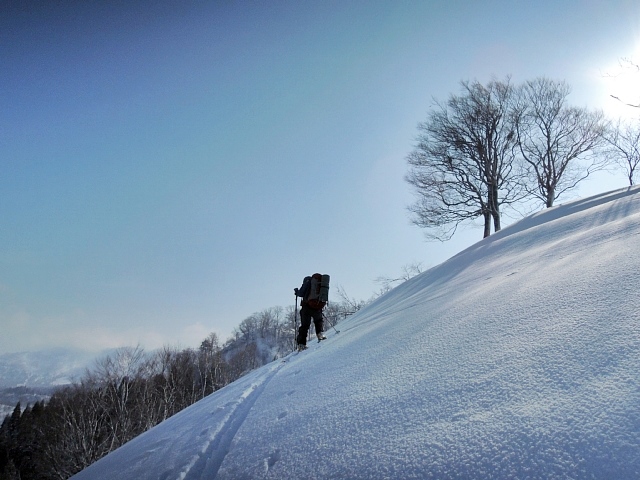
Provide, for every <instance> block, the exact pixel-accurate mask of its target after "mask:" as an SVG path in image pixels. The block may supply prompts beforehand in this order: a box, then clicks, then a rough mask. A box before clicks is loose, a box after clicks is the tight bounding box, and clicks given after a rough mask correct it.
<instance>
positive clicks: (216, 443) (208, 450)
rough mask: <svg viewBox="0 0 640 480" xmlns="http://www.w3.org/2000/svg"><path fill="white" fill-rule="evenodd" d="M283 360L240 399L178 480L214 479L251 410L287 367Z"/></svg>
mask: <svg viewBox="0 0 640 480" xmlns="http://www.w3.org/2000/svg"><path fill="white" fill-rule="evenodd" d="M284 363H285V362H284V361H281V362H278V363H276V364H275V365H274V366H273V367H272V368H271V369H270V370H268V371H267V373H266V374H265V375H264V376H262V377H261V378H260V379H259V381H257V382H255V383H253V384H252V385H251V386H250V387H249V388H247V389H246V390H245V391H244V393H243V394H242V395H241V396H240V398H239V399H238V401H237V402H236V404H235V405H234V407H233V408H232V409H231V410H230V411H229V413H228V414H227V416H226V417H225V418H224V420H223V421H222V422H221V423H220V424H219V425H218V428H217V429H216V430H215V431H214V432H213V433H212V434H211V435H210V437H209V441H208V442H206V443H205V444H204V446H203V447H202V449H201V450H200V453H199V454H197V455H195V456H194V457H193V459H192V460H191V462H190V463H189V464H188V465H187V466H186V468H185V469H184V471H182V472H181V473H180V475H179V476H178V480H201V479H202V480H204V479H214V478H216V475H217V474H218V470H219V469H220V466H221V465H222V462H224V459H225V458H226V456H227V454H228V453H229V451H230V449H231V444H232V442H233V439H234V437H235V436H236V433H237V432H238V430H239V429H240V427H241V426H242V424H243V423H244V421H245V419H246V418H247V416H248V415H249V412H250V411H251V408H252V407H253V405H254V404H255V403H256V400H257V399H258V397H259V396H260V395H261V394H262V392H263V391H264V389H265V388H266V386H267V385H268V384H269V381H270V380H271V379H272V378H273V377H274V376H275V375H276V374H277V373H278V371H279V370H280V368H282V366H283V365H284ZM276 457H277V455H274V457H273V458H271V457H270V458H269V459H268V464H269V465H268V466H269V468H270V467H271V466H273V464H274V463H275V462H276V461H277V460H278V459H277V458H276Z"/></svg>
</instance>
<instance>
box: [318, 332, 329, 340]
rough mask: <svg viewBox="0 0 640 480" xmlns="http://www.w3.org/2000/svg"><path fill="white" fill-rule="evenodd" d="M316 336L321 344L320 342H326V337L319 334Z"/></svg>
mask: <svg viewBox="0 0 640 480" xmlns="http://www.w3.org/2000/svg"><path fill="white" fill-rule="evenodd" d="M316 336H317V337H318V341H319V342H321V341H322V340H326V339H327V337H325V336H324V335H323V334H321V333H317V334H316Z"/></svg>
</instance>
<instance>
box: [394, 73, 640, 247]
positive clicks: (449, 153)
mask: <svg viewBox="0 0 640 480" xmlns="http://www.w3.org/2000/svg"><path fill="white" fill-rule="evenodd" d="M461 90H462V91H461V93H460V94H458V95H451V96H450V97H449V99H448V100H447V101H446V102H436V103H435V107H434V108H433V109H432V110H431V112H430V113H429V115H428V118H427V120H426V121H425V122H423V123H420V124H419V125H418V131H419V134H418V137H417V144H416V146H415V148H414V150H413V151H412V152H411V153H410V154H409V156H408V162H409V166H410V169H409V173H408V174H407V177H406V180H407V182H408V183H409V184H410V185H412V186H413V187H414V189H415V192H416V193H417V201H416V202H415V203H414V204H413V205H412V206H411V207H410V211H411V212H412V213H413V218H412V219H413V222H414V223H415V224H416V225H418V226H420V227H423V228H425V229H427V236H428V237H431V238H434V239H439V240H446V239H448V238H451V236H452V235H453V234H454V233H455V231H456V229H457V227H458V226H459V225H460V224H461V223H462V222H466V221H472V220H475V219H477V218H481V219H483V221H484V232H483V235H484V237H487V236H489V235H490V234H491V229H492V227H493V231H496V232H497V231H499V230H500V228H501V215H502V209H503V207H505V208H506V207H514V208H515V207H517V206H522V205H524V204H525V203H526V202H529V203H530V202H531V201H532V200H533V201H537V202H542V204H543V205H544V206H545V207H552V206H553V204H554V201H555V200H556V199H557V198H558V197H560V196H561V195H562V194H564V193H566V192H568V191H570V190H572V189H574V188H575V187H576V186H577V185H578V183H579V182H581V181H582V180H584V179H585V178H587V177H588V176H589V175H590V174H592V173H593V172H594V171H596V170H601V169H605V168H610V167H611V166H613V165H619V166H621V167H622V168H625V169H626V172H627V173H628V179H629V183H630V185H633V183H634V179H635V173H636V169H637V166H638V162H640V156H639V154H638V151H639V148H640V122H638V121H636V122H631V123H623V122H618V123H615V124H614V123H612V122H610V121H608V120H607V119H606V118H605V116H604V114H603V113H602V112H601V111H593V110H589V109H587V108H582V107H575V106H571V105H569V104H568V96H569V94H570V91H571V89H570V87H569V86H568V85H567V84H566V83H565V82H562V81H553V80H549V79H547V78H537V79H535V80H531V81H527V82H525V83H524V84H522V85H513V84H512V83H511V81H510V79H509V78H507V79H506V80H503V81H499V80H492V81H491V82H489V83H488V84H486V85H483V84H481V83H480V82H478V81H474V82H462V83H461Z"/></svg>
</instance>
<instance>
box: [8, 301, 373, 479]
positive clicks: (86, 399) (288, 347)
mask: <svg viewBox="0 0 640 480" xmlns="http://www.w3.org/2000/svg"><path fill="white" fill-rule="evenodd" d="M363 305H364V302H356V301H352V300H349V299H348V298H347V297H346V296H344V300H343V301H342V302H340V303H330V304H329V305H328V306H327V307H326V308H325V312H324V313H325V318H326V322H325V325H326V326H325V329H330V328H331V325H335V324H336V323H337V322H338V321H340V320H341V319H343V318H344V317H346V316H347V315H349V314H351V313H354V312H355V311H356V310H357V309H359V308H361V307H362V306H363ZM298 320H299V318H298ZM295 326H296V324H295V313H294V309H293V307H289V308H288V309H287V310H285V309H283V308H281V307H274V308H269V309H267V310H264V311H262V312H259V313H256V314H253V315H251V316H249V317H248V318H246V319H244V320H243V321H242V322H241V323H240V325H238V327H236V329H235V330H234V332H233V335H232V336H231V338H229V339H228V340H227V341H226V342H225V343H224V344H222V345H221V344H220V341H219V339H218V336H217V335H216V334H215V333H212V334H210V335H209V336H208V337H207V338H206V339H204V340H203V341H202V343H201V344H200V347H199V348H197V349H192V348H187V349H178V348H174V347H164V348H162V349H161V350H158V351H155V352H152V353H146V352H145V351H144V350H143V349H142V348H139V347H136V348H123V349H120V350H118V351H117V352H116V353H115V354H113V355H111V356H108V357H106V358H103V359H100V360H98V361H97V362H96V365H95V367H94V368H93V369H92V370H91V371H88V372H87V373H86V374H85V375H84V377H83V378H82V379H81V380H80V381H79V382H77V383H75V384H72V385H68V386H65V387H61V388H59V389H57V390H56V391H55V392H54V393H53V394H52V396H51V398H50V399H49V400H48V401H40V402H36V403H35V404H33V405H27V406H26V407H25V408H22V406H21V405H20V403H18V405H16V407H15V409H14V411H13V414H12V415H10V416H7V417H6V418H5V419H4V421H3V423H2V426H1V427H0V480H50V479H67V478H69V477H71V476H72V475H74V474H75V473H77V472H79V471H80V470H82V469H84V468H86V467H87V466H89V465H91V464H92V463H93V462H95V461H96V460H98V459H100V458H102V457H103V456H105V455H107V454H108V453H109V452H111V451H113V450H115V449H116V448H118V447H119V446H121V445H123V444H124V443H126V442H128V441H129V440H131V439H133V438H134V437H136V436H138V435H140V434H141V433H143V432H145V431H147V430H149V429H150V428H151V427H153V426H155V425H157V424H158V423H160V422H162V421H163V420H166V419H167V418H169V417H171V416H172V415H174V414H176V413H177V412H179V411H180V410H182V409H184V408H186V407H188V406H189V405H192V404H193V403H195V402H197V401H198V400H200V399H202V398H204V397H206V396H207V395H209V394H211V393H212V392H215V391H216V390H219V389H220V388H222V387H224V386H225V385H228V384H229V383H231V382H233V381H235V380H236V379H238V378H240V377H241V376H243V375H245V374H246V373H248V372H250V371H251V370H253V369H255V368H258V367H260V366H262V365H265V364H266V363H268V362H270V361H273V360H275V359H277V358H280V357H282V356H285V355H286V354H288V353H289V352H291V351H293V349H294V343H295V340H294V338H295V334H294V332H295Z"/></svg>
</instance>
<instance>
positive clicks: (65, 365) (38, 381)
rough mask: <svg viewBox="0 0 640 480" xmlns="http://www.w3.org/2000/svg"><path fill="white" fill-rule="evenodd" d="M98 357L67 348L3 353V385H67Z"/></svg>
mask: <svg viewBox="0 0 640 480" xmlns="http://www.w3.org/2000/svg"><path fill="white" fill-rule="evenodd" d="M96 357H97V355H96V353H89V352H85V351H82V350H74V349H64V348H56V349H48V350H41V351H37V352H20V353H7V354H4V355H0V388H10V387H55V386H57V385H65V384H68V383H71V382H72V381H74V380H77V379H79V377H81V376H82V375H83V373H84V372H85V370H86V369H87V368H88V367H90V366H91V365H92V364H93V362H94V361H95V359H96Z"/></svg>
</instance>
